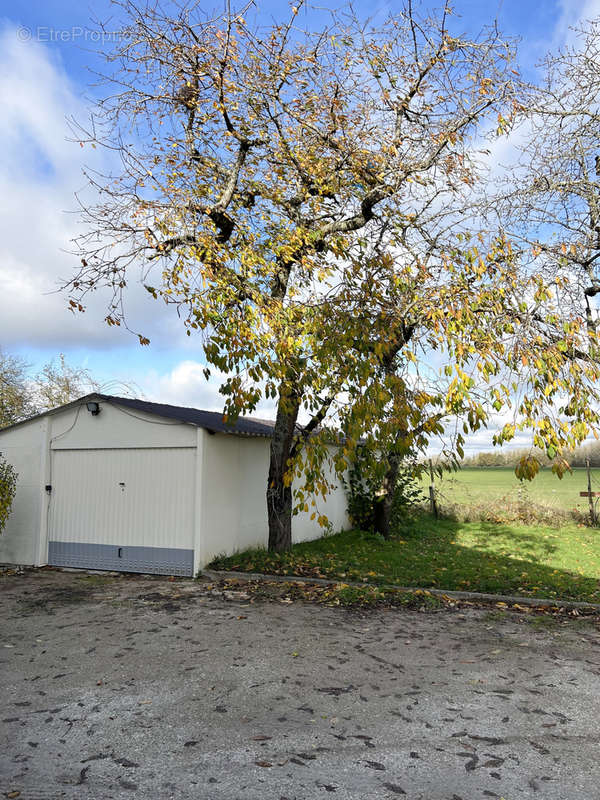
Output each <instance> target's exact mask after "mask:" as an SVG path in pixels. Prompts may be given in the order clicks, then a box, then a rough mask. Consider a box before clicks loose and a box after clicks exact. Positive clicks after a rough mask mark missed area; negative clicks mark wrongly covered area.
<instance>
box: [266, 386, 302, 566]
mask: <svg viewBox="0 0 600 800" xmlns="http://www.w3.org/2000/svg"><path fill="white" fill-rule="evenodd" d="M299 408H300V398H299V397H298V396H297V395H296V393H295V392H294V391H293V390H290V389H289V387H282V389H281V390H280V395H279V405H278V407H277V417H276V419H275V427H274V428H273V437H272V439H271V460H270V464H269V481H268V483H267V516H268V520H269V550H275V551H277V552H281V551H282V550H289V549H290V548H291V546H292V487H291V485H289V486H286V485H285V483H284V475H285V473H286V472H287V470H288V461H289V458H290V454H291V450H292V446H293V444H294V435H295V431H296V420H297V418H298V410H299Z"/></svg>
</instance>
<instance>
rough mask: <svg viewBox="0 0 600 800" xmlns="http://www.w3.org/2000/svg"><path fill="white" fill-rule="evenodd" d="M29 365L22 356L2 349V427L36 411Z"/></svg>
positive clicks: (0, 411) (0, 380)
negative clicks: (12, 354)
mask: <svg viewBox="0 0 600 800" xmlns="http://www.w3.org/2000/svg"><path fill="white" fill-rule="evenodd" d="M28 367H29V365H28V364H27V362H26V361H24V360H23V359H22V358H19V357H18V356H11V355H9V354H8V353H4V352H3V351H2V350H0V428H4V427H6V426H7V425H12V424H13V423H15V422H19V421H20V420H22V419H26V418H27V417H30V416H32V415H33V414H35V413H36V407H35V403H34V400H33V396H32V392H31V387H30V385H29V382H28V376H27V370H28Z"/></svg>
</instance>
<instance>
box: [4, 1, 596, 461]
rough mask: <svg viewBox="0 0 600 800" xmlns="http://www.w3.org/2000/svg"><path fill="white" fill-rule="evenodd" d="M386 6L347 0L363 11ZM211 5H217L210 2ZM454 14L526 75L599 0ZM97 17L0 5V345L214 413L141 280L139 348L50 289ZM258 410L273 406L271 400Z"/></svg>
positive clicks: (68, 261) (193, 350)
mask: <svg viewBox="0 0 600 800" xmlns="http://www.w3.org/2000/svg"><path fill="white" fill-rule="evenodd" d="M167 2H168V0H167ZM281 5H282V4H281V3H277V2H273V1H272V0H270V1H269V2H260V0H257V4H256V7H255V10H254V11H252V12H251V13H253V14H255V15H256V16H257V18H258V19H259V20H263V19H264V20H265V22H268V21H269V20H270V19H271V18H272V16H273V14H274V13H275V12H276V11H277V10H279V9H281ZM393 6H394V4H393V3H385V2H381V0H379V2H378V3H377V4H375V5H374V3H373V2H372V0H368V1H367V0H356V1H355V2H354V7H355V10H356V11H357V12H358V13H359V14H361V15H363V14H364V15H365V16H367V15H368V14H372V13H374V12H385V11H386V10H387V9H389V10H393ZM211 7H215V8H216V7H217V5H216V4H213V2H212V0H210V2H209V3H208V4H207V10H210V8H211ZM454 12H455V18H454V22H453V24H454V26H455V30H456V29H461V32H462V31H465V32H469V33H476V32H477V31H479V30H480V28H481V27H482V26H483V25H485V24H488V23H489V22H490V21H492V20H493V19H494V18H495V19H497V21H498V26H499V28H500V30H501V31H502V32H503V33H505V34H506V35H509V36H514V37H519V38H520V39H521V44H520V46H519V63H520V64H521V67H522V69H523V71H524V72H525V74H526V75H529V76H533V75H534V74H535V64H536V63H537V62H538V61H539V59H540V58H541V57H542V56H543V55H544V53H545V52H546V50H547V49H548V48H552V49H556V48H558V47H560V46H561V45H563V44H565V43H566V42H568V41H569V40H570V39H571V37H572V33H571V32H570V26H573V25H576V24H577V23H578V22H580V21H584V20H585V19H590V18H593V17H596V16H599V15H600V0H456V2H455V3H454ZM97 20H102V21H104V22H105V30H106V31H107V32H108V36H109V37H110V32H111V31H112V30H113V29H114V30H118V14H116V13H115V9H114V8H113V7H112V6H111V3H110V2H108V0H94V2H93V4H91V3H90V4H86V3H85V2H84V3H82V2H81V1H80V0H43V1H42V0H28V2H26V3H24V2H22V0H18V2H17V0H1V2H0V108H1V109H2V113H1V114H0V154H1V155H0V198H2V199H1V201H0V207H1V213H0V348H1V349H2V350H4V351H5V352H7V353H11V354H16V355H19V356H21V357H23V358H24V359H25V360H26V361H28V362H29V363H30V364H31V365H32V369H33V370H35V369H39V368H40V367H41V365H42V364H44V363H46V362H47V361H48V360H50V359H51V358H53V357H55V356H56V355H57V354H59V353H64V354H65V356H66V358H67V361H68V362H69V363H71V364H74V365H78V366H82V367H85V368H87V369H89V370H90V371H91V372H92V374H93V375H94V376H95V377H96V378H97V379H98V380H99V381H100V382H101V383H104V382H109V381H115V380H116V381H125V382H128V383H134V384H135V385H136V386H137V387H139V388H140V390H141V392H143V394H144V395H145V397H146V398H147V399H150V400H154V401H157V402H166V403H174V404H180V405H190V406H196V407H200V408H205V409H211V410H220V409H222V406H223V404H222V398H221V396H220V395H219V394H218V391H217V390H218V384H219V380H218V376H213V378H212V379H211V380H210V381H209V382H207V381H206V379H205V378H204V375H203V371H202V370H203V365H204V363H203V355H202V346H201V341H200V339H199V338H194V337H191V338H188V337H187V336H186V335H185V332H184V329H183V325H182V323H181V321H180V320H179V318H178V317H177V315H176V313H175V311H174V310H173V309H172V308H166V307H163V306H162V304H161V303H157V302H156V301H154V300H153V299H152V298H151V297H150V295H148V294H147V293H146V292H144V291H143V290H141V289H140V290H136V289H135V288H133V289H132V290H131V291H130V292H129V294H128V298H127V303H128V315H129V319H130V321H131V323H132V327H134V328H136V329H138V330H142V331H143V332H144V333H145V334H146V335H148V336H149V338H150V339H151V345H150V346H149V347H141V346H140V345H139V344H138V341H137V339H136V338H135V337H134V336H132V335H131V334H130V333H128V332H127V331H125V330H123V329H119V328H114V327H111V328H109V327H107V326H106V325H105V324H104V323H103V317H104V314H105V307H106V298H103V297H101V296H96V297H94V298H93V300H92V302H91V303H90V305H89V307H88V310H87V311H86V313H85V314H83V315H77V316H74V315H73V314H71V313H70V312H69V311H68V310H67V304H66V298H65V295H64V294H61V293H60V292H59V291H58V287H59V285H60V282H61V279H68V278H69V277H70V276H71V275H72V274H73V271H74V270H75V269H76V267H77V261H76V258H75V257H74V256H73V255H72V254H71V253H70V252H69V251H70V248H71V245H70V242H71V240H72V239H73V238H74V236H76V235H77V233H78V231H79V230H80V227H79V221H78V214H77V201H76V197H75V194H76V193H77V192H82V193H83V195H84V196H86V195H85V193H86V191H88V190H87V189H86V181H85V179H84V177H83V174H82V168H83V167H84V165H85V166H88V167H92V168H94V167H100V166H101V164H102V161H101V159H102V158H103V156H102V155H101V154H99V153H98V152H97V151H92V150H87V149H86V148H81V147H80V146H79V144H78V143H77V142H72V141H70V140H69V136H70V131H69V126H68V120H69V118H72V117H74V118H76V119H79V120H85V119H86V116H87V109H88V108H89V106H90V103H91V102H92V101H93V98H94V92H95V89H94V87H93V81H94V75H93V72H94V70H95V69H99V68H100V64H101V60H100V55H99V54H98V52H97V51H98V50H100V51H102V49H104V48H106V47H107V46H110V45H109V43H108V44H107V43H105V42H104V41H103V40H102V38H101V36H100V33H99V26H98V23H97ZM111 25H112V27H111ZM457 32H458V30H457ZM259 410H260V412H261V415H262V416H270V415H272V413H273V407H272V404H271V405H264V406H263V407H261V408H260V409H259ZM490 441H491V432H482V433H481V434H479V435H478V436H476V437H474V438H472V439H470V441H469V450H476V449H481V448H482V447H487V446H489V442H490Z"/></svg>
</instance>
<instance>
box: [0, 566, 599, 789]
mask: <svg viewBox="0 0 600 800" xmlns="http://www.w3.org/2000/svg"><path fill="white" fill-rule="evenodd" d="M0 636H1V640H0V689H1V697H2V710H1V712H0V713H1V718H0V797H2V796H3V795H4V796H6V797H8V798H17V797H18V798H22V800H57V799H58V798H61V799H62V798H68V799H69V800H70V798H77V800H79V799H80V798H81V799H82V800H87V798H98V799H99V800H100V799H102V800H111V798H119V800H120V799H121V798H157V799H160V798H177V800H187V798H190V799H191V798H194V799H195V800H204V798H206V799H207V800H208V799H209V798H210V800H225V799H226V800H238V799H239V800H271V799H272V800H309V798H310V800H312V799H313V798H318V797H327V798H332V800H344V799H345V798H399V797H404V798H407V799H408V800H477V799H478V798H504V800H518V799H519V798H529V797H532V798H540V800H567V798H568V800H577V799H578V798H582V799H583V798H585V800H590V798H596V797H599V796H600V768H599V766H598V752H599V748H598V745H599V740H600V736H599V733H598V719H599V717H600V649H599V643H600V632H599V630H598V619H597V618H589V619H568V620H563V619H561V618H552V617H549V618H546V617H542V616H539V617H538V616H535V615H523V614H511V613H504V612H500V611H497V610H493V609H491V610H490V609H489V608H468V609H464V608H455V609H444V610H441V611H438V612H435V613H421V612H418V611H406V610H402V609H389V610H388V609H385V610H369V611H356V610H350V611H349V610H346V609H340V608H328V607H323V606H318V605H313V604H310V603H304V602H289V601H288V600H287V598H285V597H283V598H279V599H277V598H275V599H271V600H258V599H255V598H254V597H252V596H250V595H249V594H247V593H246V592H245V591H244V590H243V587H242V588H241V589H240V590H237V591H222V590H221V589H219V588H218V587H216V588H215V587H214V585H213V584H209V583H204V584H202V583H200V584H199V583H197V582H192V581H183V580H177V581H171V580H168V579H164V578H148V577H142V576H114V577H113V576H103V575H86V574H85V573H77V572H60V571H53V570H37V571H35V570H34V571H28V572H25V573H23V574H10V573H4V574H1V575H0Z"/></svg>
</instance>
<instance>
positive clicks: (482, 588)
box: [211, 516, 600, 603]
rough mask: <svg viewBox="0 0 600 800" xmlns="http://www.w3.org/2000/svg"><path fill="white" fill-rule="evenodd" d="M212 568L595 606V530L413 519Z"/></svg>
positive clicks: (598, 556) (598, 550) (599, 597)
mask: <svg viewBox="0 0 600 800" xmlns="http://www.w3.org/2000/svg"><path fill="white" fill-rule="evenodd" d="M211 566H212V567H213V568H214V569H224V570H240V571H243V572H264V573H270V574H277V575H301V576H304V577H319V578H335V579H336V580H338V581H341V582H348V583H350V582H356V581H359V582H364V583H366V584H370V585H374V586H380V587H382V586H384V585H385V584H396V585H400V586H417V587H421V588H429V587H434V588H438V589H446V590H451V589H458V590H468V591H474V592H491V593H495V594H508V595H521V596H526V597H548V598H551V599H556V600H557V601H560V600H577V601H582V602H591V603H600V582H599V579H600V531H598V530H595V529H593V528H587V527H584V526H579V525H574V524H573V525H566V526H564V527H562V528H558V529H557V528H554V527H544V526H540V525H531V526H524V525H509V524H505V525H498V524H491V523H485V522H470V523H460V522H456V521H451V520H433V519H431V518H429V517H425V516H423V517H419V518H417V519H415V520H414V521H413V522H412V523H411V524H410V525H407V527H406V530H405V531H404V532H403V534H402V536H401V537H396V538H395V539H392V540H390V541H387V542H386V541H384V540H383V539H382V538H381V537H380V536H377V535H373V534H369V533H364V532H362V531H348V532H344V533H339V534H336V535H335V536H327V537H325V538H323V539H317V540H315V541H312V542H304V543H302V544H297V545H295V546H294V548H293V549H292V550H291V551H290V552H289V553H281V554H274V553H269V552H267V551H266V550H263V549H255V550H248V551H246V552H243V553H237V554H236V555H234V556H231V557H228V558H217V559H215V560H214V561H213V563H212V564H211Z"/></svg>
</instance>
